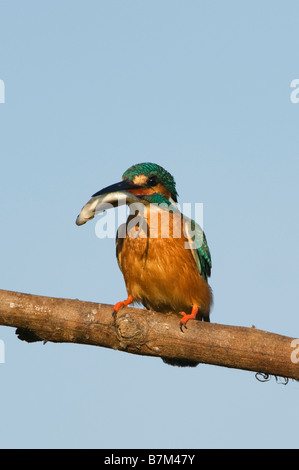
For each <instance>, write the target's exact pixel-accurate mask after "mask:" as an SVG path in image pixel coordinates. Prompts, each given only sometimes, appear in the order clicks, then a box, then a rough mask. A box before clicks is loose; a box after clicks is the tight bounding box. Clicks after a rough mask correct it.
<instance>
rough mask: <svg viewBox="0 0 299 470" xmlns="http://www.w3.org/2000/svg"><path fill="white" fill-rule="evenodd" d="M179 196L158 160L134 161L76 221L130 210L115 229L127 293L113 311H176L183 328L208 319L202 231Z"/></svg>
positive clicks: (209, 297) (207, 254)
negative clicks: (139, 308) (135, 308)
mask: <svg viewBox="0 0 299 470" xmlns="http://www.w3.org/2000/svg"><path fill="white" fill-rule="evenodd" d="M177 199H178V193H177V190H176V183H175V180H174V178H173V176H172V175H171V174H170V173H169V172H168V171H166V170H165V169H164V168H162V167H161V166H160V165H157V164H156V163H149V162H145V163H138V164H135V165H133V166H131V167H130V168H129V169H128V170H126V171H125V173H124V174H123V176H122V180H121V181H120V182H118V183H116V184H112V185H111V186H108V187H106V188H104V189H101V190H100V191H98V192H96V193H95V194H93V196H92V197H91V199H90V200H89V201H88V203H87V204H86V205H85V206H84V207H83V208H82V210H81V212H80V214H79V215H78V217H77V220H76V224H77V225H82V224H84V223H85V222H87V221H88V220H90V219H92V218H93V217H94V216H95V214H97V213H100V212H103V211H104V210H107V209H109V208H113V207H116V206H119V205H121V204H127V205H128V206H129V208H130V213H129V216H128V219H127V221H126V223H125V224H122V225H121V226H120V227H119V228H118V231H117V235H116V256H117V261H118V265H119V268H120V270H121V272H122V274H123V277H124V281H125V284H126V289H127V294H128V296H127V298H126V299H124V300H121V301H119V302H117V303H116V304H115V305H114V311H113V313H114V315H115V314H117V312H119V310H120V309H122V308H124V307H126V306H128V305H130V304H132V303H139V304H142V305H143V306H144V307H145V308H146V309H151V310H154V311H156V312H164V313H166V312H176V313H180V314H181V316H182V318H181V320H180V323H179V327H180V329H181V331H182V332H184V329H186V328H187V323H188V322H189V320H192V319H194V320H195V319H196V320H203V321H206V322H209V321H210V309H211V305H212V302H213V295H212V290H211V287H210V286H209V284H208V278H209V277H210V275H211V268H212V261H211V254H210V250H209V247H208V244H207V239H206V236H205V233H204V232H203V230H202V228H201V227H200V226H199V225H198V224H197V223H195V221H194V220H192V219H190V218H188V217H186V216H184V215H183V214H182V213H181V212H180V210H179V208H178V205H177V202H178V200H177ZM165 359H166V358H165ZM163 360H164V358H163ZM164 362H167V363H168V364H171V365H184V364H182V363H178V364H177V363H175V361H174V362H173V360H170V359H169V360H165V361H164ZM186 365H192V364H189V363H187V364H186ZM196 365H197V363H196Z"/></svg>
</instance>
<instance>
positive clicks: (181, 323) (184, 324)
mask: <svg viewBox="0 0 299 470" xmlns="http://www.w3.org/2000/svg"><path fill="white" fill-rule="evenodd" d="M183 326H184V327H185V328H186V330H187V325H186V323H185V322H183V321H182V320H181V321H180V330H181V332H182V333H184V330H183Z"/></svg>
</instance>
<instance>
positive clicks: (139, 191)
mask: <svg viewBox="0 0 299 470" xmlns="http://www.w3.org/2000/svg"><path fill="white" fill-rule="evenodd" d="M129 192H130V193H132V194H135V196H150V195H151V194H153V192H154V191H153V190H152V189H150V188H139V189H129Z"/></svg>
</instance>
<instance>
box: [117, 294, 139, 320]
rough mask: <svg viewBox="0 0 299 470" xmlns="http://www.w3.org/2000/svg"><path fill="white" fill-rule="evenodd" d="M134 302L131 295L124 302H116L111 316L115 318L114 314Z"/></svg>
mask: <svg viewBox="0 0 299 470" xmlns="http://www.w3.org/2000/svg"><path fill="white" fill-rule="evenodd" d="M133 302H134V299H133V297H132V296H131V295H129V296H128V298H127V299H126V300H122V301H120V302H117V304H115V305H114V307H113V314H112V315H113V316H114V318H115V316H116V314H117V313H118V312H119V310H120V309H121V308H123V307H127V306H128V305H130V304H131V303H133Z"/></svg>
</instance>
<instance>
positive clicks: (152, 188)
mask: <svg viewBox="0 0 299 470" xmlns="http://www.w3.org/2000/svg"><path fill="white" fill-rule="evenodd" d="M177 196H178V194H177V191H176V185H175V181H174V178H173V176H172V175H171V174H170V173H169V172H168V171H166V170H165V169H164V168H162V167H161V166H159V165H157V164H156V163H148V162H146V163H137V164H136V165H133V166H131V167H130V168H128V170H126V171H125V172H124V174H123V176H122V180H121V181H120V182H118V183H115V184H112V185H110V186H107V187H106V188H103V189H101V190H100V191H98V192H96V193H95V194H93V196H92V198H91V199H90V201H89V202H88V203H87V204H86V205H85V206H84V207H83V209H82V211H81V214H80V215H79V216H78V218H77V222H76V223H77V225H82V224H83V223H85V222H87V220H90V219H92V218H93V217H94V215H95V213H99V212H102V211H103V210H105V209H106V208H107V207H104V206H105V204H106V203H109V204H110V205H111V204H112V206H116V205H121V204H131V203H133V202H137V201H139V202H144V203H154V204H155V203H156V204H160V203H163V202H166V203H167V204H172V203H173V202H174V203H175V202H177Z"/></svg>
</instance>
